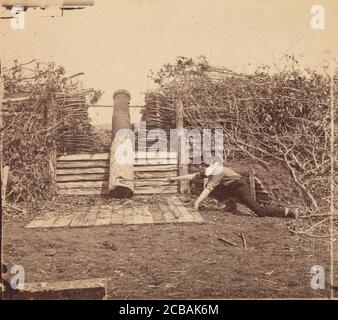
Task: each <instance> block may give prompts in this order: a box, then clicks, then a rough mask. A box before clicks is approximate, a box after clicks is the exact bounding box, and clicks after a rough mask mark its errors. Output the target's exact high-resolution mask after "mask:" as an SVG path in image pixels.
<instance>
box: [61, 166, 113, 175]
mask: <svg viewBox="0 0 338 320" xmlns="http://www.w3.org/2000/svg"><path fill="white" fill-rule="evenodd" d="M108 173H109V169H108V167H107V168H67V169H57V170H56V174H57V175H58V176H64V175H86V174H102V175H107V174H108Z"/></svg>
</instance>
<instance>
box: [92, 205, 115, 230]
mask: <svg viewBox="0 0 338 320" xmlns="http://www.w3.org/2000/svg"><path fill="white" fill-rule="evenodd" d="M112 213H113V208H112V206H101V208H100V211H99V214H98V215H97V218H96V221H95V225H96V226H101V225H107V224H110V220H111V216H112Z"/></svg>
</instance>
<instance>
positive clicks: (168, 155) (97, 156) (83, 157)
mask: <svg viewBox="0 0 338 320" xmlns="http://www.w3.org/2000/svg"><path fill="white" fill-rule="evenodd" d="M176 158H177V152H165V151H147V152H144V151H141V152H135V154H134V159H176ZM57 160H58V161H88V160H109V153H93V154H89V153H87V154H86V153H84V154H69V155H64V156H60V157H58V158H57Z"/></svg>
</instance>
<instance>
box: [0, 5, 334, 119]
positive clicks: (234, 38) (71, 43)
mask: <svg viewBox="0 0 338 320" xmlns="http://www.w3.org/2000/svg"><path fill="white" fill-rule="evenodd" d="M318 4H319V5H322V6H323V7H324V9H325V18H326V19H325V20H326V21H325V22H326V24H325V29H324V30H313V29H312V28H311V27H310V20H311V17H312V16H313V15H312V14H311V12H310V9H311V7H312V6H313V5H318ZM1 12H2V11H1V10H0V13H1ZM55 13H57V14H59V15H60V13H59V12H58V11H55V10H45V11H42V10H28V12H27V14H26V28H25V30H12V29H11V28H10V23H9V20H0V36H1V38H0V39H1V42H0V53H1V59H2V64H3V65H5V66H6V65H9V64H11V62H12V61H13V60H15V59H18V60H19V61H20V62H25V61H28V60H30V59H33V58H36V59H38V60H41V61H50V60H52V61H54V62H55V63H56V64H58V65H62V66H64V67H65V68H66V70H67V72H68V73H69V75H71V74H74V73H78V72H84V73H85V75H84V76H83V77H82V78H81V79H82V81H83V83H84V86H85V87H88V88H96V89H101V90H103V91H104V92H105V93H104V96H103V97H102V99H101V100H100V101H99V104H112V94H113V92H114V91H115V90H116V89H119V88H125V89H128V90H129V91H130V92H131V95H132V101H131V104H134V105H135V104H138V105H142V104H143V103H144V94H143V93H144V92H145V91H146V90H148V89H150V88H151V87H152V84H151V81H150V80H149V79H148V78H147V76H148V75H149V70H150V69H152V70H155V71H156V70H158V69H159V68H160V67H161V66H162V65H163V64H164V63H167V62H173V61H174V60H175V57H177V56H188V57H193V58H194V57H198V56H200V55H205V56H206V57H207V59H208V60H209V61H210V63H211V64H214V65H219V66H227V67H229V68H231V69H235V70H237V71H247V72H250V69H251V67H250V66H249V63H251V65H252V66H255V65H257V64H262V63H266V64H271V63H273V62H278V61H279V59H280V58H281V56H283V55H284V54H285V53H289V54H295V55H296V56H298V57H300V58H301V63H302V64H303V65H308V66H311V67H320V66H321V65H322V64H323V61H324V59H326V58H327V55H325V54H324V53H325V51H326V50H330V51H331V53H332V55H333V56H335V57H336V58H338V19H337V18H338V0H326V1H323V0H114V1H112V0H96V1H95V5H94V6H93V7H89V8H86V9H84V10H73V11H65V12H64V16H63V17H62V18H61V17H57V18H49V17H48V16H49V15H51V14H55ZM0 15H1V14H0ZM41 16H44V17H41ZM111 113H112V110H110V109H98V108H96V109H95V111H91V112H90V114H91V116H92V118H93V120H94V123H109V122H111ZM137 118H138V117H137V115H136V113H133V117H132V119H133V121H137Z"/></svg>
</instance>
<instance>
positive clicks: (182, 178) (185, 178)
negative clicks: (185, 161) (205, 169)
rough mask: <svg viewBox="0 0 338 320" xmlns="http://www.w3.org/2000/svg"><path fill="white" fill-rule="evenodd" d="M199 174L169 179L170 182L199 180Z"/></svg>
mask: <svg viewBox="0 0 338 320" xmlns="http://www.w3.org/2000/svg"><path fill="white" fill-rule="evenodd" d="M197 174H198V173H191V174H185V175H183V176H178V177H172V178H169V180H173V181H181V180H194V179H196V178H197Z"/></svg>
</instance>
